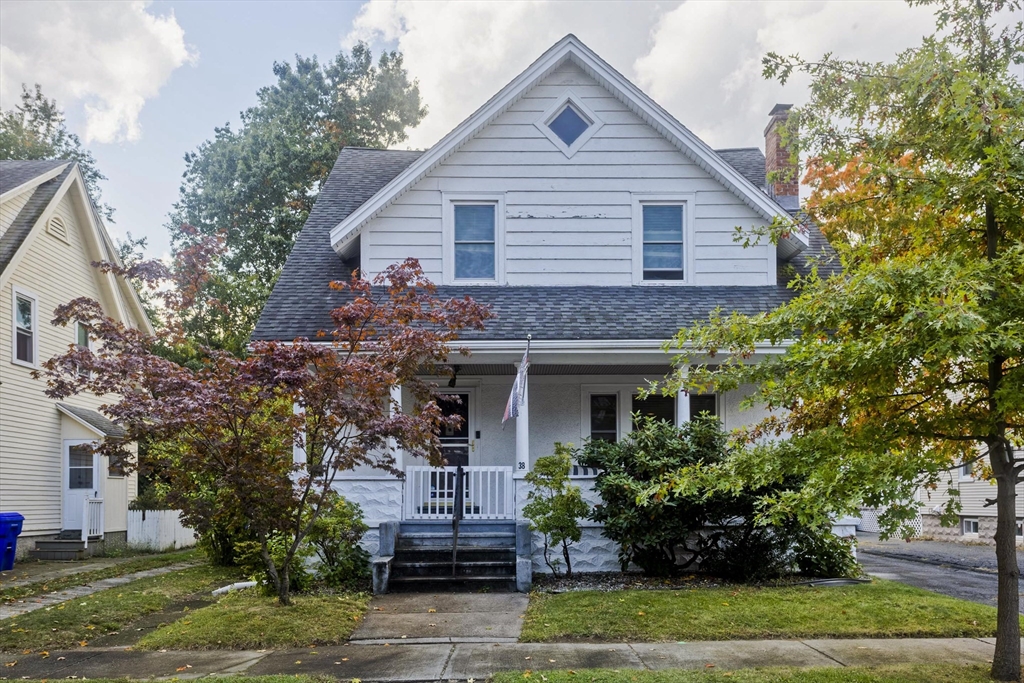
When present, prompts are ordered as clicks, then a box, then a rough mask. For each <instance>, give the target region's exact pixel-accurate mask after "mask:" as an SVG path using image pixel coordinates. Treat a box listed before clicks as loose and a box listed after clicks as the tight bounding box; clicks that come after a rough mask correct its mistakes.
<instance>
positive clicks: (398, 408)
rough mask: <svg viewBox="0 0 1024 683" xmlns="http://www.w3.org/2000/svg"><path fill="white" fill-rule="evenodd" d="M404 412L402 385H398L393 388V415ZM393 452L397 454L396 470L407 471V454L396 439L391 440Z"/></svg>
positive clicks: (391, 411) (391, 410)
mask: <svg viewBox="0 0 1024 683" xmlns="http://www.w3.org/2000/svg"><path fill="white" fill-rule="evenodd" d="M400 412H402V385H401V384H396V385H394V386H393V387H391V409H390V413H391V414H392V415H397V414H398V413H400ZM389 441H390V446H391V452H392V453H394V454H395V469H398V470H404V469H405V452H404V451H403V450H402V449H401V448H399V447H398V444H397V443H396V442H395V440H394V439H389Z"/></svg>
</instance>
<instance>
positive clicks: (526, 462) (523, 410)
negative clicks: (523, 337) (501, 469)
mask: <svg viewBox="0 0 1024 683" xmlns="http://www.w3.org/2000/svg"><path fill="white" fill-rule="evenodd" d="M516 372H519V363H516ZM529 471H530V382H529V381H527V382H526V386H525V387H523V400H522V403H521V404H520V406H519V417H517V418H516V467H515V469H514V470H512V475H513V476H514V477H516V478H517V479H522V478H523V477H525V476H526V473H527V472H529Z"/></svg>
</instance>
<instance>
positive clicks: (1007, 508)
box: [992, 441, 1021, 681]
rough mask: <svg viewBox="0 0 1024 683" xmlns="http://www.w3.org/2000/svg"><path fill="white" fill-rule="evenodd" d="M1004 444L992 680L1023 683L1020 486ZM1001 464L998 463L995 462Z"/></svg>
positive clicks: (998, 470)
mask: <svg viewBox="0 0 1024 683" xmlns="http://www.w3.org/2000/svg"><path fill="white" fill-rule="evenodd" d="M1007 447H1008V446H1007V444H1006V442H1005V441H1003V442H1002V444H1001V445H1000V446H997V447H996V448H995V449H994V451H993V453H992V463H993V469H994V471H995V474H996V515H997V516H996V565H997V567H998V569H999V583H998V585H999V590H998V593H997V595H998V597H997V598H996V609H997V615H996V652H995V656H994V657H993V658H992V678H994V679H996V680H997V681H1019V680H1020V673H1021V669H1020V567H1019V566H1018V564H1017V528H1016V527H1017V487H1016V486H1015V481H1014V480H1015V479H1016V476H1015V472H1014V468H1013V467H1011V466H1010V465H1009V464H1008V463H1007V461H1012V458H1011V457H1010V454H1009V453H1006V452H1005V449H1006V448H1007ZM997 458H998V460H999V461H1000V462H999V464H997V463H996V460H997Z"/></svg>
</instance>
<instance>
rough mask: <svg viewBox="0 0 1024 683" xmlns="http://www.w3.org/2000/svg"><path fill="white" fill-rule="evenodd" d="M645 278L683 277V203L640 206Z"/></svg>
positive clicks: (672, 278) (670, 278) (675, 278)
mask: <svg viewBox="0 0 1024 683" xmlns="http://www.w3.org/2000/svg"><path fill="white" fill-rule="evenodd" d="M643 240H644V243H643V269H644V276H643V279H644V281H648V282H653V281H659V280H682V279H683V206H682V205H681V204H676V205H665V204H644V205H643Z"/></svg>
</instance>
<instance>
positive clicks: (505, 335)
mask: <svg viewBox="0 0 1024 683" xmlns="http://www.w3.org/2000/svg"><path fill="white" fill-rule="evenodd" d="M421 154H422V152H402V151H393V150H374V149H362V148H351V147H348V148H345V149H343V150H342V151H341V153H340V154H339V155H338V160H337V162H336V163H335V165H334V168H333V170H332V171H331V173H330V176H329V177H328V179H327V181H326V182H325V183H324V187H323V188H322V189H321V191H320V196H319V197H318V199H317V201H316V204H315V205H314V207H313V211H312V212H311V213H310V216H309V219H308V220H307V221H306V224H305V225H304V226H303V228H302V231H301V232H300V233H299V236H298V238H297V239H296V242H295V246H294V248H293V249H292V252H291V254H290V255H289V257H288V260H287V262H286V263H285V266H284V269H283V270H282V272H281V276H280V278H279V279H278V281H277V284H276V286H275V287H274V291H273V293H272V294H271V295H270V299H269V300H268V301H267V304H266V306H265V307H264V309H263V312H262V314H261V316H260V319H259V322H258V323H257V325H256V330H255V331H254V332H253V339H254V340H274V339H286V340H290V339H295V338H297V337H309V338H313V337H315V336H316V334H317V332H319V331H320V330H329V329H331V327H332V325H331V319H330V316H329V312H330V311H331V310H332V309H333V308H336V307H337V306H339V305H341V304H343V303H344V302H345V300H344V297H343V295H342V294H340V293H339V292H335V291H332V290H331V289H330V288H329V287H328V286H327V283H328V282H330V281H331V280H344V279H347V278H348V277H349V276H350V275H351V272H352V270H353V269H354V268H356V267H357V266H358V264H357V263H346V262H343V261H342V259H341V258H339V257H338V255H337V254H336V253H335V252H334V250H333V249H332V248H331V240H330V232H331V229H332V228H333V227H334V226H336V225H337V224H338V223H340V222H341V221H342V220H343V219H344V218H345V217H347V216H348V215H349V214H350V213H352V212H353V211H354V210H355V209H356V208H358V207H359V206H360V205H361V204H363V203H364V202H366V201H367V200H368V199H369V198H370V197H372V196H373V195H374V194H375V193H376V192H377V190H379V189H380V188H382V187H384V186H385V185H386V184H387V183H388V182H390V181H391V180H392V179H393V178H394V177H395V176H397V175H398V174H399V173H401V172H402V171H403V170H404V169H405V168H406V167H407V166H408V165H409V164H411V163H412V162H413V161H414V160H415V159H417V158H418V157H419V156H420V155H421ZM720 155H721V156H722V158H723V159H725V161H726V162H727V163H729V164H730V165H732V166H734V167H735V168H736V169H737V170H738V171H740V172H741V173H742V174H744V175H745V176H746V177H747V178H748V179H749V180H750V181H751V182H752V183H753V184H754V185H756V186H757V187H762V188H763V187H764V185H765V170H764V155H763V154H762V153H761V150H759V149H757V148H756V147H750V148H742V149H729V150H722V152H720ZM811 230H812V234H811V249H809V250H808V251H809V252H814V251H815V245H816V244H817V245H818V248H819V249H820V248H821V243H822V242H824V237H822V236H821V233H820V232H819V231H818V230H817V228H815V227H813V226H812V228H811ZM829 249H831V248H830V247H829ZM800 258H801V257H798V259H800ZM798 259H794V260H798ZM794 268H795V269H796V270H797V271H798V272H800V271H805V270H806V268H807V265H806V264H805V263H804V262H803V261H802V260H800V261H799V262H798V263H797V264H794ZM784 285H785V283H784V282H782V283H781V284H780V285H779V286H765V287H685V288H676V287H601V286H593V287H460V286H443V287H438V295H439V296H443V297H449V296H450V297H461V296H467V295H468V296H472V297H473V298H474V299H475V300H477V301H480V302H483V303H488V304H491V305H492V306H493V308H494V312H495V313H496V314H497V317H496V318H494V319H491V320H489V321H488V322H487V329H486V330H485V331H483V332H477V331H475V330H468V331H464V332H463V333H461V334H460V337H461V338H463V339H498V340H503V339H521V338H522V337H523V335H525V334H526V333H528V332H529V333H531V334H533V336H534V338H536V339H666V338H668V337H670V336H671V335H673V334H675V333H676V332H677V331H678V330H679V328H680V327H681V326H683V325H685V324H688V323H691V322H693V321H695V320H701V319H706V318H707V315H708V313H710V312H711V311H712V310H714V309H715V308H717V307H721V308H722V309H724V310H726V311H738V312H741V313H748V314H752V313H758V312H762V311H767V310H770V309H772V308H775V307H777V306H779V305H781V304H782V303H784V302H785V301H787V300H788V299H789V298H791V297H792V296H793V293H792V292H791V291H790V290H787V289H786V288H785V286H784Z"/></svg>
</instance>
